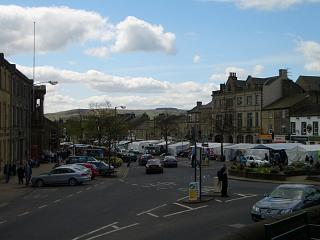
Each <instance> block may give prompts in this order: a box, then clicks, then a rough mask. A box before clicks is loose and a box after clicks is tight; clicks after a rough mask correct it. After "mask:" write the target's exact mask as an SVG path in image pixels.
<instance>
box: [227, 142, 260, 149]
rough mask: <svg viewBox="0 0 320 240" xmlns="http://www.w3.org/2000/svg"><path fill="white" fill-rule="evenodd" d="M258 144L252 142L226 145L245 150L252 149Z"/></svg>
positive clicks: (228, 147)
mask: <svg viewBox="0 0 320 240" xmlns="http://www.w3.org/2000/svg"><path fill="white" fill-rule="evenodd" d="M255 146H257V144H252V143H238V144H233V145H229V146H226V147H225V149H238V150H244V149H251V148H254V147H255Z"/></svg>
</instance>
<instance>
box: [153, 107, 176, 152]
mask: <svg viewBox="0 0 320 240" xmlns="http://www.w3.org/2000/svg"><path fill="white" fill-rule="evenodd" d="M175 119H176V116H175V115H168V113H166V114H159V115H158V116H157V117H155V119H154V120H155V123H156V126H157V127H159V128H160V131H161V136H163V137H164V140H165V141H166V153H168V135H169V134H170V132H171V131H172V130H173V129H174V123H175Z"/></svg>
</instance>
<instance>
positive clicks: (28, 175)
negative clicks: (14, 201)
mask: <svg viewBox="0 0 320 240" xmlns="http://www.w3.org/2000/svg"><path fill="white" fill-rule="evenodd" d="M25 172H26V186H29V182H30V180H31V176H32V167H31V163H30V161H29V162H27V165H26V169H25Z"/></svg>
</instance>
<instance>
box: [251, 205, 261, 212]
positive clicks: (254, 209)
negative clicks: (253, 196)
mask: <svg viewBox="0 0 320 240" xmlns="http://www.w3.org/2000/svg"><path fill="white" fill-rule="evenodd" d="M252 211H254V212H259V211H260V208H258V207H257V206H256V205H253V207H252Z"/></svg>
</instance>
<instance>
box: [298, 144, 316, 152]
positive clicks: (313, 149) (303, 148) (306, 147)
mask: <svg viewBox="0 0 320 240" xmlns="http://www.w3.org/2000/svg"><path fill="white" fill-rule="evenodd" d="M299 150H301V151H303V152H316V151H320V144H312V145H299Z"/></svg>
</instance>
